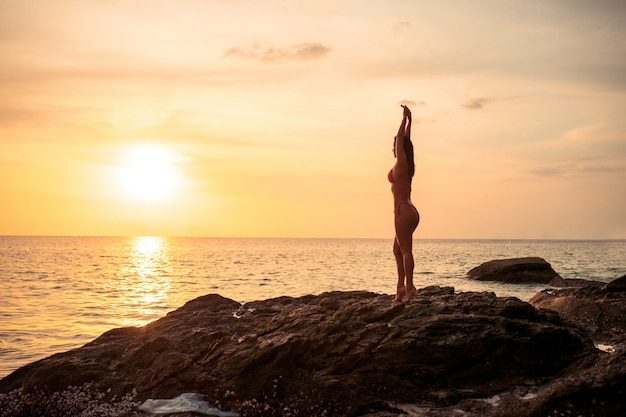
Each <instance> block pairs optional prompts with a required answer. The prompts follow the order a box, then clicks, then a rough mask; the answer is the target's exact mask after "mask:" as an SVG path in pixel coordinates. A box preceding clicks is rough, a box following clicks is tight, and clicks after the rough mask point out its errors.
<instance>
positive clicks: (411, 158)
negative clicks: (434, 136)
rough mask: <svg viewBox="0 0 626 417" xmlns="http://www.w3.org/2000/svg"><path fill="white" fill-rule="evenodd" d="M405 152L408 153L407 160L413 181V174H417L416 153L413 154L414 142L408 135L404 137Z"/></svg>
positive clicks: (410, 179)
mask: <svg viewBox="0 0 626 417" xmlns="http://www.w3.org/2000/svg"><path fill="white" fill-rule="evenodd" d="M404 153H406V160H407V162H408V163H409V181H413V175H415V155H414V154H413V142H411V138H410V137H408V136H405V137H404Z"/></svg>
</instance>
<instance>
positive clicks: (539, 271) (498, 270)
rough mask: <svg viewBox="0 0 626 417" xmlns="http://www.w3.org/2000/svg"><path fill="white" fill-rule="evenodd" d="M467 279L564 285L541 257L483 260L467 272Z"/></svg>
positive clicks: (563, 281) (561, 279)
mask: <svg viewBox="0 0 626 417" xmlns="http://www.w3.org/2000/svg"><path fill="white" fill-rule="evenodd" d="M467 277H468V278H469V279H474V280H477V281H499V282H506V283H510V284H527V283H538V284H547V285H551V286H554V287H565V286H567V284H566V283H565V280H563V278H561V276H560V275H559V274H557V273H556V272H555V271H554V269H552V266H551V265H550V264H549V263H548V262H546V261H545V260H544V259H542V258H537V257H528V258H511V259H497V260H494V261H489V262H485V263H483V264H481V265H479V266H477V267H475V268H472V269H471V270H470V271H469V272H468V273H467Z"/></svg>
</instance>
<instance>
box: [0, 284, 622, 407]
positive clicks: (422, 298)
mask: <svg viewBox="0 0 626 417" xmlns="http://www.w3.org/2000/svg"><path fill="white" fill-rule="evenodd" d="M390 301H391V298H390V296H382V295H377V294H373V293H369V292H333V293H325V294H322V295H319V296H304V297H300V298H291V297H281V298H275V299H271V300H265V301H256V302H251V303H247V304H245V305H241V304H239V303H237V302H235V301H233V300H229V299H226V298H223V297H220V296H219V295H207V296H204V297H200V298H198V299H195V300H193V301H190V302H188V303H187V304H185V306H183V307H181V308H179V309H178V310H176V311H173V312H171V313H169V314H168V315H167V316H165V317H163V318H161V319H159V320H157V321H155V322H153V323H150V324H148V325H146V326H144V327H141V328H134V327H130V328H122V329H115V330H111V331H109V332H107V333H105V334H103V335H102V336H101V337H99V338H98V339H96V340H94V341H93V342H91V343H89V344H87V345H85V346H84V347H82V348H79V349H75V350H72V351H69V352H66V353H61V354H57V355H54V356H51V357H49V358H47V359H44V360H41V361H38V362H35V363H33V364H30V365H27V366H25V367H23V368H21V369H19V370H17V371H16V372H14V373H13V374H11V375H9V376H7V377H5V378H4V379H2V380H0V393H6V394H1V395H0V410H1V409H8V407H10V409H12V410H17V411H16V412H15V413H14V414H7V415H10V416H11V417H15V416H33V417H34V416H38V415H70V416H71V415H80V413H81V412H83V411H80V410H79V411H76V412H74V411H71V410H77V409H78V408H76V407H78V406H77V405H76V401H74V399H73V398H71V399H72V401H69V400H68V401H65V400H64V401H60V400H59V398H61V399H67V398H68V395H67V394H63V393H67V392H70V393H72V392H75V390H76V387H88V388H89V390H90V392H91V391H94V392H97V393H98V394H97V395H95V394H87V397H88V398H99V399H100V400H101V401H105V402H106V401H114V398H117V399H119V398H122V397H123V396H127V395H128V394H129V393H131V392H134V397H133V398H134V400H135V401H137V402H138V403H139V402H143V401H144V400H146V399H148V398H173V397H176V396H178V395H179V394H181V393H184V392H196V393H200V394H204V395H206V399H207V400H208V402H209V403H211V404H212V405H215V406H217V407H219V408H221V409H227V410H234V411H236V412H238V413H240V414H241V415H242V417H246V416H269V417H271V416H283V415H285V416H286V415H291V416H297V415H300V416H355V417H356V416H370V417H374V416H377V417H383V416H387V417H391V416H399V415H402V414H403V413H404V412H410V413H411V412H412V413H413V414H415V415H422V414H423V415H428V416H431V417H440V416H448V415H455V414H456V413H457V412H458V410H460V411H462V412H463V413H465V414H464V415H466V416H468V417H471V416H499V417H506V416H516V417H519V416H522V417H523V416H526V417H534V416H543V415H548V414H550V415H552V413H553V411H554V410H561V411H563V412H565V410H566V409H567V407H570V405H571V404H573V403H574V402H575V404H577V406H578V407H579V408H578V410H576V411H577V412H585V410H586V409H585V407H589V408H588V410H596V411H597V410H600V411H607V410H609V411H610V412H612V410H613V409H615V410H617V411H618V412H622V411H624V409H623V408H619V407H620V406H619V402H620V401H621V400H619V398H623V397H620V396H619V395H621V394H620V392H622V391H623V387H624V384H625V383H624V381H625V380H626V378H624V376H625V375H626V371H624V369H623V368H624V367H623V366H622V364H623V357H624V355H623V354H622V353H620V354H619V355H617V354H616V355H613V356H611V357H610V358H607V357H605V356H603V355H607V354H605V353H604V352H600V351H598V350H597V349H595V347H594V345H593V342H592V340H591V339H590V338H589V337H587V336H586V335H585V334H584V332H583V331H582V330H581V329H579V328H577V327H575V326H573V325H570V324H567V323H563V322H562V320H561V319H560V317H559V316H558V315H557V314H556V313H554V312H550V311H548V310H537V309H535V308H534V307H533V306H531V305H530V304H528V303H526V302H523V301H520V300H519V299H517V298H514V297H496V296H495V295H494V294H493V293H475V292H469V293H455V292H454V289H453V288H441V287H428V288H424V289H421V290H418V291H417V293H416V295H415V297H414V299H413V300H412V301H411V302H410V303H408V304H396V305H393V304H391V302H390ZM620 355H621V356H620ZM611 358H617V359H612V360H613V362H611V363H613V364H614V366H613V367H612V368H610V367H609V366H608V365H606V366H605V368H606V369H609V368H610V369H611V372H609V373H607V371H605V368H602V369H600V370H597V372H596V373H593V372H592V371H593V370H594V369H596V368H595V367H596V366H597V364H603V363H604V362H603V361H605V362H606V361H608V360H609V359H611ZM579 375H581V376H579ZM593 378H595V379H593ZM590 379H593V381H595V383H594V385H593V386H592V387H589V386H588V385H587V383H588V381H589V380H590ZM81 396H82V397H81ZM81 396H77V398H78V399H80V398H85V394H81ZM616 396H617V397H616ZM69 397H72V395H69ZM596 400H597V401H601V402H602V404H608V405H610V406H611V407H612V408H607V407H604V408H603V409H598V408H597V407H598V405H597V404H596V403H595V401H596ZM55 401H56V403H55ZM573 401H574V402H573ZM576 401H577V402H576ZM51 403H54V404H53V405H50V404H51ZM69 403H71V404H70V405H68V404H69ZM615 403H618V405H617V406H616V405H615ZM55 407H56V408H55ZM63 407H74V408H72V409H70V411H68V409H63ZM616 407H617V408H616ZM59 408H61V410H60V411H59ZM92 409H93V408H92ZM42 410H43V411H42ZM20 413H21V414H20ZM425 413H427V414H425ZM94 415H99V416H100V415H117V416H119V415H123V416H124V417H131V416H133V417H134V416H137V417H138V416H141V415H143V414H141V413H140V412H138V411H136V407H135V409H133V410H130V411H128V412H125V413H124V414H119V413H118V414H94ZM596 415H599V414H596ZM604 415H611V414H606V413H605V414H604ZM615 415H618V414H615Z"/></svg>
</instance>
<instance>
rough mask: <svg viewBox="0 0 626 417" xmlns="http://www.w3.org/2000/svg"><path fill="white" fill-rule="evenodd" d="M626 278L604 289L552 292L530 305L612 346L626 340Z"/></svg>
mask: <svg viewBox="0 0 626 417" xmlns="http://www.w3.org/2000/svg"><path fill="white" fill-rule="evenodd" d="M625 282H626V276H624V277H622V278H619V279H616V280H614V281H612V282H609V283H608V284H605V285H604V286H603V287H598V286H597V285H596V284H591V285H588V286H585V287H582V288H563V289H558V290H555V289H550V290H544V291H541V292H539V293H537V294H536V295H535V296H534V297H533V298H532V299H531V300H530V303H531V304H532V305H534V306H535V307H537V308H545V309H549V310H553V311H556V312H557V313H559V315H560V316H561V317H563V318H564V319H566V320H568V321H570V322H571V323H575V324H576V325H578V326H580V327H582V328H584V329H585V330H586V331H587V332H588V334H590V335H591V337H593V339H594V340H595V341H596V342H599V343H605V344H613V343H621V342H623V341H625V340H626V286H625V285H624V284H625Z"/></svg>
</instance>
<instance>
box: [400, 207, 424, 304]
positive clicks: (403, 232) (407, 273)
mask: <svg viewBox="0 0 626 417" xmlns="http://www.w3.org/2000/svg"><path fill="white" fill-rule="evenodd" d="M395 223H396V242H397V244H398V247H399V252H400V255H401V260H402V267H403V270H404V277H405V281H404V293H405V294H404V297H403V299H402V301H404V302H406V301H409V300H410V299H411V296H412V295H413V294H414V293H415V285H414V284H413V269H414V267H415V261H414V259H413V232H414V231H415V229H416V228H417V224H418V223H419V217H418V214H417V212H416V210H415V208H414V207H412V206H410V205H408V204H404V205H402V206H400V207H399V210H398V214H397V215H396V221H395ZM394 253H395V251H394ZM396 259H398V258H397V257H396Z"/></svg>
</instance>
